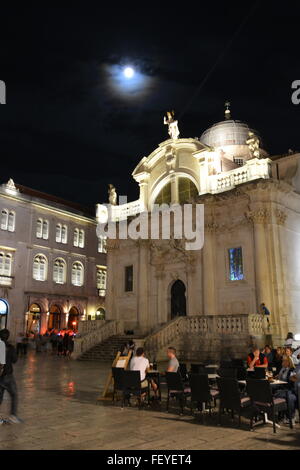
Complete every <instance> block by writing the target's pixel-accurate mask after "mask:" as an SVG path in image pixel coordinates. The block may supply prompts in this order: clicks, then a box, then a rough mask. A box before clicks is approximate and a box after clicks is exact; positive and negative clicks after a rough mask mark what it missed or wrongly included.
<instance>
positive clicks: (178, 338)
mask: <svg viewBox="0 0 300 470" xmlns="http://www.w3.org/2000/svg"><path fill="white" fill-rule="evenodd" d="M263 335H264V330H263V318H262V316H261V315H256V314H254V315H246V314H245V315H244V314H241V315H209V316H186V317H178V318H175V319H174V320H172V321H171V322H169V323H167V324H166V325H164V326H162V327H161V328H160V329H159V330H158V331H155V332H154V333H152V334H150V335H149V336H148V337H147V338H146V340H145V343H144V344H145V349H146V351H147V352H148V353H149V355H150V356H152V357H154V356H155V357H157V358H161V357H162V356H163V354H164V353H165V350H166V348H167V347H168V346H171V345H173V346H176V347H178V348H179V350H181V352H182V355H184V356H185V357H186V356H187V355H188V354H189V350H193V348H194V349H195V350H197V351H199V346H200V343H201V344H202V345H203V348H204V349H205V354H208V350H209V349H215V352H221V351H218V349H222V348H224V344H226V348H227V349H228V348H229V347H230V343H232V344H234V342H236V344H237V345H238V343H241V346H242V349H243V348H244V349H245V351H246V350H248V348H249V345H250V344H251V341H253V340H254V339H255V338H258V339H260V338H262V337H263ZM196 343H198V344H196Z"/></svg>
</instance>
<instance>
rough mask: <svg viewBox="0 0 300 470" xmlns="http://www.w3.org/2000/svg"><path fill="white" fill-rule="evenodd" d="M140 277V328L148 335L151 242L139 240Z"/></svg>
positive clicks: (138, 293) (149, 321)
mask: <svg viewBox="0 0 300 470" xmlns="http://www.w3.org/2000/svg"><path fill="white" fill-rule="evenodd" d="M138 244H139V273H138V274H139V276H138V286H137V287H138V292H137V297H138V312H137V313H138V327H139V330H141V332H142V333H147V332H148V329H149V325H150V323H151V319H150V318H149V312H148V289H149V287H148V269H149V264H148V255H149V240H139V241H138Z"/></svg>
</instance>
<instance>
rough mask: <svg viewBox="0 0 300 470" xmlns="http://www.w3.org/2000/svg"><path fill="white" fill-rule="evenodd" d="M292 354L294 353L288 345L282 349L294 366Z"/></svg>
mask: <svg viewBox="0 0 300 470" xmlns="http://www.w3.org/2000/svg"><path fill="white" fill-rule="evenodd" d="M293 354H294V350H293V348H291V347H290V346H288V347H287V348H285V349H284V356H287V357H289V358H290V359H291V361H292V363H293V366H294V367H295V363H294V358H293Z"/></svg>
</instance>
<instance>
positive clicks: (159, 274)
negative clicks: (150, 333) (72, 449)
mask: <svg viewBox="0 0 300 470" xmlns="http://www.w3.org/2000/svg"><path fill="white" fill-rule="evenodd" d="M163 269H164V268H163V266H157V267H156V274H155V277H156V285H157V306H156V308H157V324H158V325H161V324H162V323H166V322H167V320H168V318H167V313H166V312H165V296H164V293H165V292H164V291H165V289H164V280H165V277H166V275H165V273H164V270H163Z"/></svg>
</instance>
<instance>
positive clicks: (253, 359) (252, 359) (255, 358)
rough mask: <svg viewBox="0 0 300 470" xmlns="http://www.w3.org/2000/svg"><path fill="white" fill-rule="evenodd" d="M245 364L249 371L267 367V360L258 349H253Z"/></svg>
mask: <svg viewBox="0 0 300 470" xmlns="http://www.w3.org/2000/svg"><path fill="white" fill-rule="evenodd" d="M247 364H248V368H249V369H253V370H254V368H255V367H265V368H267V367H268V359H267V357H266V356H265V354H263V353H261V352H260V350H259V349H258V348H253V351H252V353H250V354H249V356H248V358H247Z"/></svg>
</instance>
